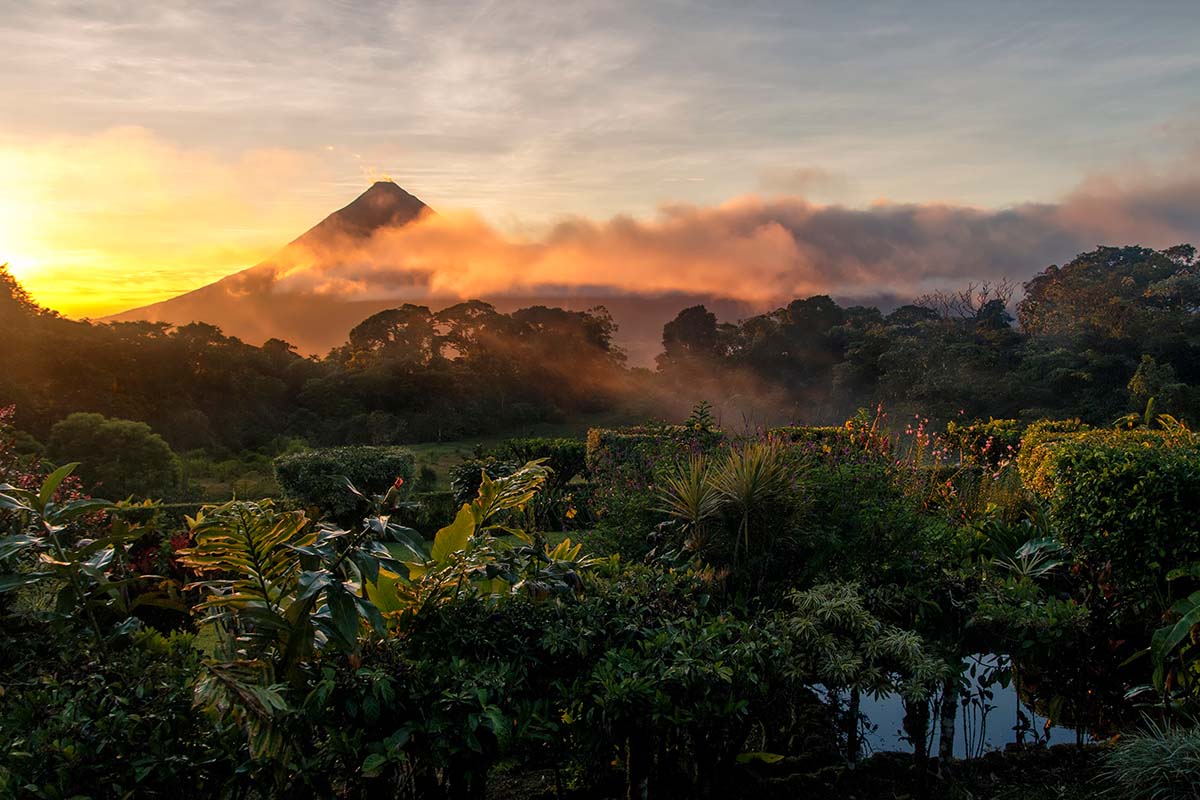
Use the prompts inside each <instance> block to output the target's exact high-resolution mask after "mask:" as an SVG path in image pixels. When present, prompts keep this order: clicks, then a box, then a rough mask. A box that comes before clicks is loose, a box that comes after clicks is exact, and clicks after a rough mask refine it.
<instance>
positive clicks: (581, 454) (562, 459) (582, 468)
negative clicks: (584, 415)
mask: <svg viewBox="0 0 1200 800" xmlns="http://www.w3.org/2000/svg"><path fill="white" fill-rule="evenodd" d="M492 455H494V456H496V457H497V458H500V459H501V460H504V461H516V462H519V463H521V464H525V463H527V462H529V461H534V460H536V459H539V458H544V459H546V466H547V467H549V468H550V469H551V470H553V471H554V474H553V475H552V476H551V478H550V483H549V485H548V487H547V488H548V489H550V490H551V491H555V490H558V489H561V488H562V487H564V486H566V485H567V484H568V483H570V482H571V481H573V480H574V479H575V478H578V477H580V476H582V475H583V474H584V473H585V472H586V471H587V442H585V441H583V440H582V439H553V438H549V437H526V438H516V439H506V440H504V441H503V442H501V443H500V445H499V446H498V447H497V448H496V449H495V450H494V451H493V452H492Z"/></svg>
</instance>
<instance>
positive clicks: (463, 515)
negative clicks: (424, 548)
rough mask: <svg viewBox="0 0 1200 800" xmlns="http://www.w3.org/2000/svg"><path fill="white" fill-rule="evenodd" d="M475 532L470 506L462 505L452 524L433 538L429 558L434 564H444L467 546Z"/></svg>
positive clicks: (473, 516)
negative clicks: (452, 555) (452, 554)
mask: <svg viewBox="0 0 1200 800" xmlns="http://www.w3.org/2000/svg"><path fill="white" fill-rule="evenodd" d="M474 532H475V515H474V513H473V512H472V510H471V506H470V505H467V504H464V505H463V507H462V508H460V509H459V510H458V514H457V516H455V517H454V522H452V523H450V524H449V525H447V526H446V527H444V528H442V529H441V530H440V531H438V532H437V535H436V536H434V537H433V549H432V550H431V551H430V556H431V558H432V559H433V562H434V563H435V564H445V563H446V561H447V560H448V559H449V558H450V554H451V553H457V552H458V551H459V550H463V549H465V548H466V546H467V542H468V541H470V539H471V534H473V533H474Z"/></svg>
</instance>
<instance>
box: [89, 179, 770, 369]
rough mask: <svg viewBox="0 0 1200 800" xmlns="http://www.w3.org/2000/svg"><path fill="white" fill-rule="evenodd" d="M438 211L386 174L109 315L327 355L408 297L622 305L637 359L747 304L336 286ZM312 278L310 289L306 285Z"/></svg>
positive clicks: (625, 342)
mask: <svg viewBox="0 0 1200 800" xmlns="http://www.w3.org/2000/svg"><path fill="white" fill-rule="evenodd" d="M434 213H435V212H434V211H433V209H431V208H430V207H429V206H427V205H426V204H425V203H424V202H422V201H421V200H420V199H418V198H417V197H415V196H413V195H411V194H409V193H408V192H406V191H405V190H404V189H402V188H400V187H399V186H397V185H396V184H395V183H393V182H391V181H378V182H376V183H375V184H373V185H372V186H371V187H370V188H369V189H367V190H366V191H365V192H363V194H361V195H360V196H359V197H358V198H356V199H355V200H354V201H353V202H351V203H350V204H349V205H347V206H345V207H344V208H341V209H339V210H337V211H335V212H333V213H332V214H330V215H329V216H327V217H326V218H325V219H323V220H321V221H320V222H319V223H317V224H316V225H314V226H313V227H312V228H310V229H309V230H308V231H306V232H305V233H304V234H303V235H301V236H299V237H298V238H296V239H294V240H292V241H291V242H290V243H288V244H287V245H286V246H285V247H283V248H282V249H281V250H279V251H278V252H277V253H275V254H274V255H273V256H271V257H270V258H268V259H267V260H266V261H263V262H262V263H260V264H256V265H255V266H253V267H250V268H248V269H245V270H242V271H241V272H237V273H234V274H233V275H229V276H227V277H225V278H222V279H221V280H219V281H216V282H215V283H211V284H209V285H207V286H203V287H201V288H199V289H195V290H193V291H190V292H187V293H185V294H181V295H178V296H177V297H173V298H171V299H169V300H164V301H162V302H159V303H154V304H152V305H148V306H142V307H140V308H135V309H131V310H129V311H124V312H122V313H120V314H115V315H113V316H111V317H108V318H107V319H106V320H105V321H106V322H132V321H136V320H147V321H152V322H167V323H170V324H172V325H184V324H187V323H190V322H204V323H208V324H210V325H215V326H217V327H219V328H220V329H221V330H222V331H223V332H224V333H226V334H227V335H230V336H236V337H238V338H240V339H242V340H243V341H246V342H249V343H251V344H256V345H257V344H261V343H263V342H265V341H266V340H268V339H282V340H284V341H286V342H289V343H291V344H293V345H295V346H296V348H297V350H299V351H300V352H301V353H304V354H306V355H323V354H324V353H326V352H328V351H329V349H330V348H332V347H335V346H337V345H339V344H342V343H343V342H345V341H346V337H347V334H348V333H349V331H350V329H351V328H353V327H354V326H355V325H357V324H358V323H359V322H362V321H363V320H364V319H366V318H367V317H369V316H371V315H372V314H375V313H377V312H379V311H382V310H384V309H387V308H394V307H396V306H398V305H401V304H403V303H406V302H412V303H418V304H421V305H426V306H429V307H430V308H431V309H433V310H434V311H437V310H439V309H441V308H445V307H447V306H451V305H454V304H455V303H459V302H462V301H463V300H466V299H478V300H484V301H486V302H489V303H491V304H492V305H494V306H495V307H496V309H497V310H499V311H502V312H510V311H515V310H516V309H518V308H525V307H528V306H533V305H545V306H552V307H558V308H565V309H568V310H575V311H582V310H586V309H589V308H593V307H595V306H599V305H602V306H604V307H605V308H607V309H608V311H609V313H610V314H612V317H613V320H614V321H615V322H616V323H617V326H618V332H617V334H616V336H615V337H614V338H615V342H616V344H617V345H619V346H621V347H623V348H624V349H625V350H626V352H627V353H628V356H629V362H630V364H632V365H635V366H646V365H650V364H652V363H653V360H654V356H655V355H656V354H657V353H658V352H659V350H660V343H661V337H662V326H663V325H664V324H665V323H666V322H667V321H669V320H670V319H672V318H673V317H674V316H675V314H676V313H677V312H678V311H679V310H680V309H682V308H684V307H686V306H689V305H696V304H697V303H705V304H706V305H708V307H709V309H710V310H712V311H713V312H714V313H716V315H717V316H718V317H719V318H722V319H736V318H738V317H740V316H745V315H746V313H748V311H749V310H750V309H749V308H748V307H747V306H746V305H745V304H744V303H742V302H740V301H737V300H731V299H727V298H720V297H712V296H708V295H699V294H685V293H667V294H655V295H641V294H629V293H627V292H621V291H617V290H611V291H606V290H604V289H602V288H600V289H596V288H593V289H592V290H590V291H587V292H584V293H576V294H564V293H563V292H561V291H551V290H547V291H546V292H545V293H542V292H538V291H536V290H535V291H532V292H525V293H522V294H520V295H513V294H503V295H498V296H487V295H483V296H478V297H477V296H472V297H469V298H467V297H439V296H436V295H432V294H430V292H429V290H428V286H427V281H428V274H427V273H425V272H422V271H420V270H410V271H399V272H398V274H399V275H401V276H403V280H402V281H401V283H402V284H405V283H406V284H407V285H400V286H397V287H394V291H393V292H392V293H391V294H390V295H389V296H388V297H386V298H379V299H369V300H366V299H349V298H347V297H345V296H340V295H339V293H338V292H336V291H331V290H329V289H328V284H329V283H330V276H345V275H353V274H354V273H355V270H356V268H357V265H356V264H355V263H354V253H355V252H356V250H357V246H358V245H360V244H362V243H365V242H367V241H368V240H370V239H371V238H372V237H374V236H376V235H378V234H380V233H381V232H386V231H387V230H388V229H391V228H399V227H403V226H406V225H412V224H414V223H418V222H419V221H420V220H421V219H422V218H424V217H425V216H427V215H430V214H434ZM297 287H306V288H297Z"/></svg>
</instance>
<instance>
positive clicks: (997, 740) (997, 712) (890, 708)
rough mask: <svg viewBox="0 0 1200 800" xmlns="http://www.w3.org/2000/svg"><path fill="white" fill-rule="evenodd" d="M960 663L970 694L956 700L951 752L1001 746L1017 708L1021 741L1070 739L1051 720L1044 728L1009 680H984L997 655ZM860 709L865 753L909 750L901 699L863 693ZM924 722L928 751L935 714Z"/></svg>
mask: <svg viewBox="0 0 1200 800" xmlns="http://www.w3.org/2000/svg"><path fill="white" fill-rule="evenodd" d="M965 663H966V664H967V675H968V677H969V678H970V689H969V691H970V692H971V695H972V697H973V698H975V699H974V700H973V701H972V702H970V703H969V704H968V705H967V706H966V708H965V709H964V707H963V706H962V705H961V704H960V706H959V709H958V718H957V720H956V722H955V728H954V756H955V758H968V757H976V756H978V755H980V753H982V752H986V751H988V750H1000V749H1003V748H1004V746H1005V745H1007V744H1009V743H1010V742H1014V741H1016V731H1015V730H1014V728H1015V726H1016V724H1017V720H1018V717H1017V710H1018V708H1020V710H1021V712H1022V713H1023V714H1024V715H1025V716H1026V718H1027V719H1028V725H1029V728H1028V729H1027V732H1026V734H1025V741H1026V742H1031V741H1033V740H1034V737H1035V736H1037V737H1039V740H1044V741H1047V743H1048V744H1068V743H1070V744H1073V743H1075V741H1076V738H1075V730H1074V729H1073V728H1064V727H1060V726H1052V727H1051V728H1050V729H1049V731H1044V730H1043V726H1044V725H1045V722H1046V719H1045V717H1041V716H1038V715H1036V714H1035V713H1034V711H1033V709H1031V708H1030V707H1029V706H1028V705H1027V704H1025V703H1024V702H1020V701H1019V700H1018V698H1017V692H1016V689H1015V688H1014V687H1013V686H1012V685H1011V684H1009V685H1008V686H1002V685H1000V682H999V681H990V680H989V678H990V677H991V676H993V675H995V673H996V671H997V669H996V668H997V667H998V666H999V665H1001V664H1002V663H1003V662H1002V659H1001V657H999V656H995V655H988V654H980V655H975V656H971V657H970V658H968V659H967V660H966V661H965ZM972 668H973V669H972ZM983 690H987V691H990V693H991V694H990V696H984V695H983ZM861 710H862V713H863V715H864V716H865V717H866V718H867V720H868V727H867V731H866V733H865V734H864V735H863V744H864V748H863V749H864V751H865V752H866V753H868V754H869V753H872V752H882V751H886V750H901V751H906V752H911V751H912V745H910V744H909V742H908V740H907V739H906V738H905V737H904V703H903V701H902V700H901V699H900V697H899V696H898V695H885V696H883V697H879V698H873V697H869V696H864V697H863V698H862V701H861ZM930 728H931V730H930V735H931V737H932V741H931V743H930V747H929V752H930V754H932V755H936V754H937V752H938V746H939V739H940V735H941V731H940V729H939V726H938V723H937V719H936V718H933V719H931V720H930ZM1046 736H1048V737H1049V738H1048V740H1047V739H1046V738H1045V737H1046ZM1084 740H1085V741H1090V738H1088V737H1087V736H1086V735H1085V739H1084Z"/></svg>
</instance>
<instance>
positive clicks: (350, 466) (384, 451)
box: [275, 445, 415, 520]
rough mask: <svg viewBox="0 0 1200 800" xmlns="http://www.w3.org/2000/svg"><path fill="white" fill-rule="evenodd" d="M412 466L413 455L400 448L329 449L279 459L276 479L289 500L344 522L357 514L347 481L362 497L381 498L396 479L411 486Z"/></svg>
mask: <svg viewBox="0 0 1200 800" xmlns="http://www.w3.org/2000/svg"><path fill="white" fill-rule="evenodd" d="M414 464H415V458H414V457H413V453H412V451H411V450H408V449H406V448H403V447H370V446H365V445H363V446H356V447H330V448H326V449H323V450H307V451H305V452H303V453H294V454H292V455H286V456H280V457H279V458H277V459H275V478H276V480H278V481H279V488H280V489H282V490H283V494H284V496H285V497H287V498H288V499H289V500H293V501H295V502H297V503H299V504H301V505H303V506H316V507H317V508H319V509H321V511H324V512H325V513H327V514H329V515H330V516H331V517H333V518H334V519H338V520H344V519H346V518H352V517H353V516H354V514H355V513H356V512H357V511H358V498H357V497H355V496H354V495H353V494H352V493H351V492H350V490H349V489H348V488H346V481H347V480H349V481H350V482H351V483H352V484H354V486H355V488H357V489H358V490H359V491H360V492H363V493H364V494H382V493H383V492H385V491H387V488H388V487H389V486H391V485H392V483H393V482H394V481H395V480H396V478H403V479H404V481H405V482H406V483H408V482H411V481H412V477H413V473H414Z"/></svg>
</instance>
